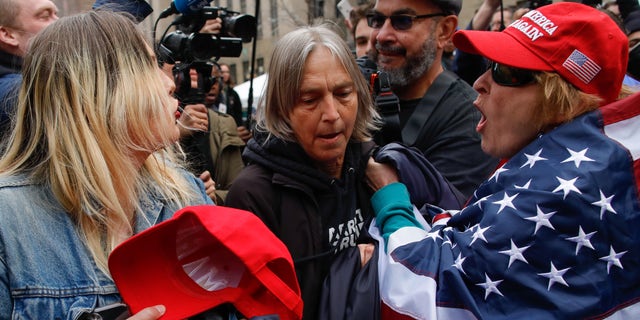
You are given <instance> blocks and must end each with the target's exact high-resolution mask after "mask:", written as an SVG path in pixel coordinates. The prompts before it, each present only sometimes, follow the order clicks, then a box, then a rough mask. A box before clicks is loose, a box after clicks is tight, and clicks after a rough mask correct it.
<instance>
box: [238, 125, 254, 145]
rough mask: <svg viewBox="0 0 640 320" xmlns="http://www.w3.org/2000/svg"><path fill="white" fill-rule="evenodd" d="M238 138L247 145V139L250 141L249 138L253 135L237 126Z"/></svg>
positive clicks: (244, 128)
mask: <svg viewBox="0 0 640 320" xmlns="http://www.w3.org/2000/svg"><path fill="white" fill-rule="evenodd" d="M238 136H239V137H240V139H242V141H244V142H245V143H247V141H249V139H251V137H253V134H252V133H251V131H250V130H249V129H247V127H245V126H239V127H238Z"/></svg>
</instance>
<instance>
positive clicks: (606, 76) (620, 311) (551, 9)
mask: <svg viewBox="0 0 640 320" xmlns="http://www.w3.org/2000/svg"><path fill="white" fill-rule="evenodd" d="M522 26H527V27H526V28H524V27H522ZM453 41H454V44H455V45H456V47H457V48H459V49H460V50H464V51H467V52H470V53H473V54H479V55H482V56H484V57H486V58H487V59H489V60H490V61H492V63H491V68H489V70H487V71H486V72H485V73H484V74H482V76H480V78H478V80H477V81H476V82H475V84H474V89H476V90H477V91H478V92H479V96H478V98H477V99H476V101H475V105H476V107H477V108H478V109H479V110H480V111H481V112H482V114H483V117H482V120H481V121H480V122H479V123H478V126H477V130H478V131H479V132H480V133H481V134H482V148H483V150H485V151H486V152H487V153H489V154H491V155H493V156H495V157H499V158H505V159H509V160H508V161H507V162H506V163H504V165H503V166H501V167H500V168H499V169H498V170H497V171H496V172H495V173H494V174H493V176H492V177H491V178H489V179H488V180H487V181H485V182H484V183H483V184H482V185H481V186H480V187H479V188H478V190H476V192H475V193H474V197H473V198H472V199H471V201H470V202H469V204H468V206H467V207H465V208H464V209H463V210H462V211H460V212H458V213H454V212H446V211H440V212H439V213H438V212H437V211H436V213H438V214H435V215H433V219H432V224H431V225H428V224H427V223H426V222H425V221H422V222H421V221H420V219H421V218H422V217H421V216H419V215H414V214H413V212H412V204H411V202H409V198H408V194H407V189H406V188H405V187H404V185H403V184H400V183H395V182H397V181H398V177H397V176H396V174H395V172H394V170H392V169H389V168H388V167H386V166H385V165H382V164H378V163H376V162H374V161H371V162H370V167H369V169H368V174H367V175H368V177H369V179H370V185H371V186H372V187H373V188H374V189H377V190H378V191H377V192H376V193H375V194H374V196H373V198H372V204H373V207H374V209H375V211H376V224H377V225H378V227H379V228H380V231H381V238H380V237H379V239H380V240H381V241H384V245H385V246H386V252H387V253H388V255H387V256H386V257H387V258H388V259H389V260H385V259H381V261H389V264H388V265H387V266H388V268H387V269H386V272H385V273H384V275H382V278H381V279H380V283H381V284H383V285H381V288H380V290H381V291H380V292H381V295H382V300H383V301H384V303H385V304H386V306H388V308H387V309H386V310H387V311H388V312H389V313H387V315H386V316H387V318H384V317H383V319H398V317H399V314H402V315H403V316H401V317H402V319H406V318H411V317H413V318H419V319H521V318H531V319H591V318H608V319H635V318H636V317H637V314H638V312H637V310H638V301H640V277H639V276H638V270H637V268H635V266H637V265H638V264H640V233H638V232H637V226H638V224H639V223H640V202H639V198H638V190H639V187H640V184H639V182H640V175H639V174H638V170H637V168H638V165H639V164H640V159H639V154H638V152H637V150H638V144H637V141H640V140H639V139H640V136H638V135H639V132H638V130H635V128H638V126H639V125H640V123H639V122H640V119H638V116H637V115H638V114H640V93H637V94H635V95H632V96H630V97H627V98H626V99H623V100H620V101H617V102H616V100H617V99H619V97H624V96H627V95H628V94H629V93H630V92H628V91H627V90H626V89H624V87H623V86H622V78H623V77H624V74H625V71H626V62H627V57H628V46H627V40H626V37H625V35H624V33H623V32H622V31H621V30H620V29H619V28H618V27H617V26H616V25H615V23H614V22H613V21H612V20H611V19H610V18H609V17H608V16H607V15H606V14H604V13H602V12H600V11H598V10H596V9H594V8H591V7H589V6H586V5H583V4H579V3H572V2H560V3H554V4H550V5H547V6H543V7H540V8H538V9H536V10H532V11H530V12H528V13H527V14H525V15H524V16H523V17H522V19H521V20H520V21H519V22H515V23H514V24H512V25H511V26H509V27H507V28H506V29H505V30H504V31H502V32H490V31H468V30H465V31H460V32H458V33H456V34H455V35H454V37H453ZM391 293H393V294H391ZM399 297H404V298H405V299H404V300H403V301H402V302H401V301H400V299H398V298H399ZM412 303H413V304H412Z"/></svg>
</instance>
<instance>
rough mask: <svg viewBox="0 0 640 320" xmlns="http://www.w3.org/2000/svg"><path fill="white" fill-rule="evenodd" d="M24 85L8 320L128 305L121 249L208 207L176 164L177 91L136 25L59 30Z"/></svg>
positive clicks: (10, 157) (9, 170)
mask: <svg viewBox="0 0 640 320" xmlns="http://www.w3.org/2000/svg"><path fill="white" fill-rule="evenodd" d="M23 75H24V81H23V84H22V87H21V89H20V93H19V102H18V106H17V113H16V118H15V124H14V127H13V128H12V133H11V135H10V137H9V139H8V141H6V145H5V146H4V147H3V153H2V155H1V157H0V221H2V222H1V223H0V315H1V317H3V318H4V317H11V318H14V319H15V318H29V319H39V318H43V317H45V318H51V319H53V318H56V319H76V318H78V317H80V315H82V314H83V313H91V312H93V310H94V309H95V308H99V307H102V306H105V305H109V304H112V303H116V302H120V300H121V298H120V296H119V294H118V292H117V290H116V287H115V285H114V283H113V281H112V279H111V278H110V276H109V271H108V268H107V258H108V255H109V253H110V252H111V250H112V249H113V248H114V247H115V246H116V245H118V244H119V243H120V242H122V241H123V240H125V239H127V238H128V237H130V236H131V235H133V234H135V233H137V232H139V231H141V230H144V229H146V228H149V227H150V226H152V225H154V224H156V223H158V222H161V221H164V220H166V219H168V218H169V217H171V216H172V215H173V213H174V212H175V211H176V210H178V209H179V208H182V207H184V206H187V205H192V204H203V203H212V202H211V200H210V199H209V197H208V196H207V194H206V193H205V190H204V186H203V184H202V182H201V181H200V180H198V179H197V178H195V177H194V176H192V175H191V174H189V173H188V172H187V171H185V170H183V169H182V168H181V167H180V165H179V164H178V161H177V159H176V157H175V155H174V150H173V149H174V146H175V145H176V141H177V139H178V137H179V130H178V126H177V125H176V119H177V117H179V112H177V109H178V103H177V101H176V100H175V99H173V98H172V97H171V94H172V91H173V90H174V86H173V82H172V81H171V79H169V78H168V77H167V76H166V75H164V73H162V72H161V70H160V69H159V68H158V66H157V63H156V60H155V57H154V54H153V51H152V50H151V48H150V46H149V45H147V43H146V42H145V40H144V38H143V36H142V34H141V33H140V32H139V31H138V30H137V28H136V27H135V25H134V22H133V21H131V20H130V18H129V17H125V16H122V15H120V14H117V13H111V12H107V11H102V12H87V13H82V14H79V15H75V16H70V17H66V18H62V19H60V20H58V21H56V22H55V23H53V24H52V25H51V26H50V27H48V28H46V29H45V30H43V31H42V32H41V33H39V34H38V35H37V36H36V37H35V38H34V39H33V42H32V44H31V47H30V50H29V53H28V54H27V56H26V57H25V61H24V69H23ZM149 267H150V268H152V267H153V266H149ZM163 310H164V307H162V306H150V308H147V309H145V310H143V311H142V312H140V313H139V314H137V315H135V316H133V317H132V318H133V319H156V318H158V317H160V316H161V315H162V313H163Z"/></svg>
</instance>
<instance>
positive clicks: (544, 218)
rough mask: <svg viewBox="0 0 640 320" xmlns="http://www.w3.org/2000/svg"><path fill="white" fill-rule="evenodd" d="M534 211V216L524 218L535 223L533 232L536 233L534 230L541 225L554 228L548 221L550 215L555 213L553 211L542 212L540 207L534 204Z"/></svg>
mask: <svg viewBox="0 0 640 320" xmlns="http://www.w3.org/2000/svg"><path fill="white" fill-rule="evenodd" d="M536 212H537V213H536V216H535V217H528V218H525V219H526V220H529V221H533V222H535V223H536V229H535V230H534V231H533V234H536V232H538V229H540V227H543V226H544V227H547V228H549V229H553V230H555V228H554V227H553V225H552V224H551V221H550V219H551V217H553V215H554V214H556V212H555V211H553V212H549V213H544V212H542V209H540V207H539V206H538V205H536Z"/></svg>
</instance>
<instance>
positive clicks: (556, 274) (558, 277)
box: [538, 262, 570, 290]
mask: <svg viewBox="0 0 640 320" xmlns="http://www.w3.org/2000/svg"><path fill="white" fill-rule="evenodd" d="M569 269H570V268H566V269H562V270H558V269H556V266H554V265H553V262H551V271H549V272H546V273H538V275H540V276H543V277H545V278H549V285H548V286H547V290H551V286H552V285H553V284H554V283H560V284H563V285H565V286H567V287H568V286H569V284H568V283H567V282H566V281H564V278H563V277H562V276H564V274H565V273H566V272H567V271H569Z"/></svg>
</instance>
